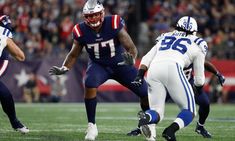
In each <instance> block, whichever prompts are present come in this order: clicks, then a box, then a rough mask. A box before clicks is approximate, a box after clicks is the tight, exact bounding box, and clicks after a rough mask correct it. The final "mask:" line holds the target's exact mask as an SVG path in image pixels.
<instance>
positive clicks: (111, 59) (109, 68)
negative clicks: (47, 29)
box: [73, 15, 147, 97]
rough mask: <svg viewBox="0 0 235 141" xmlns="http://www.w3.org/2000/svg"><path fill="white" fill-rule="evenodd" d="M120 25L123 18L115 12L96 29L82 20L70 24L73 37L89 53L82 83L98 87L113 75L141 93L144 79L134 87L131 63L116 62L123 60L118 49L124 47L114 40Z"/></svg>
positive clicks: (134, 90)
mask: <svg viewBox="0 0 235 141" xmlns="http://www.w3.org/2000/svg"><path fill="white" fill-rule="evenodd" d="M124 26H125V23H124V20H123V19H122V18H121V17H120V16H118V15H112V16H107V17H105V18H104V21H103V23H102V27H101V30H100V32H99V33H96V32H95V31H94V30H93V29H91V28H90V27H89V26H88V25H86V24H85V23H84V22H83V23H80V24H77V25H75V26H74V29H73V38H74V39H75V40H76V41H78V42H79V44H80V45H81V46H84V47H85V49H86V51H87V53H88V55H89V63H88V67H87V71H86V77H85V86H86V87H87V88H98V87H99V86H100V85H101V84H103V83H104V82H105V81H106V80H108V79H114V80H116V81H118V82H119V83H120V84H122V85H123V86H125V87H127V88H129V89H130V90H132V91H133V92H134V93H135V94H137V95H138V96H140V97H145V96H147V84H146V82H144V83H143V85H142V86H141V87H138V88H137V87H135V86H134V85H133V84H131V82H132V81H133V80H134V79H135V77H136V75H137V69H136V68H135V67H134V66H129V65H122V66H120V65H118V63H120V62H122V61H123V57H122V53H123V52H124V51H125V49H124V48H123V47H122V45H121V43H120V41H119V40H118V33H119V31H120V30H121V29H122V28H124Z"/></svg>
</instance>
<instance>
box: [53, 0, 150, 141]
mask: <svg viewBox="0 0 235 141" xmlns="http://www.w3.org/2000/svg"><path fill="white" fill-rule="evenodd" d="M83 15H84V18H85V21H84V22H81V23H79V24H76V25H75V26H74V28H73V46H72V49H71V50H70V52H69V53H68V55H67V57H66V58H65V60H64V62H63V65H62V67H57V66H53V67H52V68H51V69H50V70H49V73H50V74H51V75H61V74H64V73H66V72H67V71H69V70H70V69H71V68H72V66H73V65H74V64H75V62H76V59H77V58H78V56H79V54H80V53H81V51H82V49H83V47H84V48H85V49H86V52H87V53H88V56H89V62H88V67H87V70H86V76H85V100H84V101H85V107H86V112H87V118H88V128H87V131H86V136H85V140H95V138H96V137H97V135H98V130H97V126H96V122H95V114H96V105H97V100H96V94H97V88H98V87H99V86H100V85H101V84H103V83H104V82H105V81H106V80H108V79H114V80H116V81H118V82H119V83H120V84H122V85H123V86H125V87H127V88H129V89H130V90H131V91H133V92H134V93H135V94H136V95H137V96H138V97H140V105H141V108H142V110H143V111H145V110H147V109H149V104H148V96H147V95H148V94H147V84H146V82H145V81H143V85H142V86H141V87H135V85H133V84H132V83H131V82H132V81H134V79H135V77H136V76H137V69H136V68H135V67H134V66H133V64H134V62H135V61H134V60H135V58H136V56H137V49H136V47H135V45H134V43H133V41H132V40H131V38H130V36H129V34H128V33H127V31H126V29H125V23H124V20H123V19H122V18H121V17H120V16H119V15H110V16H104V15H105V13H104V8H103V5H102V4H101V3H100V2H99V1H97V0H88V1H87V2H86V3H85V5H84V8H83Z"/></svg>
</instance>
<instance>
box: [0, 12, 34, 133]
mask: <svg viewBox="0 0 235 141" xmlns="http://www.w3.org/2000/svg"><path fill="white" fill-rule="evenodd" d="M12 37H13V35H12V28H11V21H10V18H9V17H8V16H6V15H2V16H0V76H2V75H4V73H5V71H6V69H7V67H8V63H9V61H8V55H9V53H10V54H11V56H12V57H14V58H15V59H16V60H18V61H24V59H25V56H24V53H23V51H22V50H21V49H20V48H19V47H18V46H17V45H16V44H15V42H14V41H13V39H12ZM0 101H1V104H2V109H3V111H4V112H5V113H6V114H7V116H8V118H9V120H10V123H11V126H12V128H13V129H15V130H16V131H19V132H20V133H23V134H25V133H28V132H29V129H28V128H27V127H26V126H24V125H23V124H22V123H21V122H20V121H19V120H18V119H17V117H16V112H15V104H14V100H13V97H12V94H11V92H10V91H9V89H8V88H7V87H6V86H5V84H3V83H2V82H1V81H0Z"/></svg>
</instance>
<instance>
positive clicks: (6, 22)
mask: <svg viewBox="0 0 235 141" xmlns="http://www.w3.org/2000/svg"><path fill="white" fill-rule="evenodd" d="M0 26H2V27H5V28H7V29H9V30H10V31H13V29H12V27H11V20H10V17H9V16H7V15H2V16H0Z"/></svg>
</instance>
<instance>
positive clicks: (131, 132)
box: [126, 128, 141, 136]
mask: <svg viewBox="0 0 235 141" xmlns="http://www.w3.org/2000/svg"><path fill="white" fill-rule="evenodd" d="M140 134H141V131H140V128H136V129H133V130H131V131H130V132H129V133H127V134H126V135H127V136H139V135H140Z"/></svg>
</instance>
